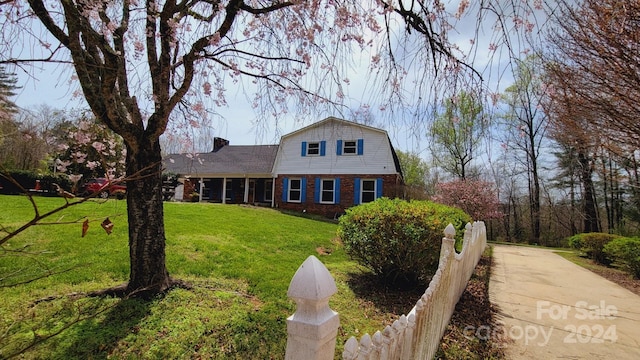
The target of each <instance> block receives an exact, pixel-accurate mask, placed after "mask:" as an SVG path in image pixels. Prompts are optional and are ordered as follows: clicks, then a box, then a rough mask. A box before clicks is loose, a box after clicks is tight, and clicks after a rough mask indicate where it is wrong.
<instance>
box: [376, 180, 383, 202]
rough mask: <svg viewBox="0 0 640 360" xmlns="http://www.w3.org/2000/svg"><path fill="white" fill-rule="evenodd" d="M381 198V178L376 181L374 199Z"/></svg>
mask: <svg viewBox="0 0 640 360" xmlns="http://www.w3.org/2000/svg"><path fill="white" fill-rule="evenodd" d="M381 197H382V178H377V179H376V199H377V198H381Z"/></svg>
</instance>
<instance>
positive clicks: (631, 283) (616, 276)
mask: <svg viewBox="0 0 640 360" xmlns="http://www.w3.org/2000/svg"><path fill="white" fill-rule="evenodd" d="M585 261H588V262H589V263H590V264H589V265H590V266H588V267H586V268H587V269H588V270H590V271H592V272H594V273H596V274H598V275H600V276H602V277H603V278H605V279H607V280H609V281H611V282H614V283H616V284H618V285H620V286H622V287H623V288H625V289H627V290H629V291H631V292H632V293H634V294H636V295H639V296H640V279H634V278H633V277H632V276H631V275H629V273H627V272H624V271H622V270H619V269H616V268H612V267H606V266H602V265H599V264H596V263H595V262H594V261H593V260H585Z"/></svg>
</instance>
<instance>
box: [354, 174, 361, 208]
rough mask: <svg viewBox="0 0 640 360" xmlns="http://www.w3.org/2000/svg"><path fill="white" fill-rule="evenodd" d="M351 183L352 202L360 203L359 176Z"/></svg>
mask: <svg viewBox="0 0 640 360" xmlns="http://www.w3.org/2000/svg"><path fill="white" fill-rule="evenodd" d="M353 181H354V183H353V203H354V204H356V205H358V204H360V178H355V179H354V180H353Z"/></svg>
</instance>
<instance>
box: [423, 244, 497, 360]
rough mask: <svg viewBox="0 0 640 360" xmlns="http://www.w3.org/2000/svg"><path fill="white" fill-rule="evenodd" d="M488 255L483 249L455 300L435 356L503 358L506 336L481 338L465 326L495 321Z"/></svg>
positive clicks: (490, 323)
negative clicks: (463, 287)
mask: <svg viewBox="0 0 640 360" xmlns="http://www.w3.org/2000/svg"><path fill="white" fill-rule="evenodd" d="M491 260H492V259H491V255H488V254H487V253H485V254H484V255H483V256H482V258H481V259H480V262H479V263H478V265H477V266H476V269H475V271H474V273H473V275H472V276H471V279H470V280H469V283H467V287H466V289H465V291H464V293H462V297H460V301H458V304H456V309H455V312H454V313H453V316H452V317H451V321H450V322H449V325H448V326H447V329H446V330H445V333H444V336H443V337H442V341H441V342H440V348H439V349H438V352H437V353H436V359H504V358H505V354H504V347H505V344H504V343H503V341H506V338H492V337H489V338H487V339H484V340H481V339H479V338H478V337H476V336H469V334H468V329H469V328H472V329H478V328H481V327H483V326H484V327H486V326H491V325H495V324H496V314H497V309H496V307H495V306H494V305H492V304H491V302H490V301H489V276H490V274H491Z"/></svg>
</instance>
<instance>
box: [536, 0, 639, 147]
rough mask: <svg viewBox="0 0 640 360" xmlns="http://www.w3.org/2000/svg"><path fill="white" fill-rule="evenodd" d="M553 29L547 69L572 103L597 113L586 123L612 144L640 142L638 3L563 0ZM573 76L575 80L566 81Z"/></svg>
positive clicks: (637, 145)
mask: <svg viewBox="0 0 640 360" xmlns="http://www.w3.org/2000/svg"><path fill="white" fill-rule="evenodd" d="M560 4H561V5H562V7H561V9H560V11H558V14H557V16H556V17H554V18H553V19H554V22H555V25H556V26H555V27H554V30H553V31H552V32H551V34H550V43H551V44H552V47H551V48H550V50H549V52H548V56H549V60H548V61H549V63H550V64H551V65H550V66H549V67H548V72H549V73H550V74H552V76H553V78H554V79H556V80H558V81H556V82H553V83H552V84H553V86H554V87H556V88H558V90H559V89H560V88H561V89H562V92H563V93H570V94H571V99H572V100H573V101H572V103H571V104H567V106H574V107H580V108H581V109H582V110H581V111H583V112H589V113H591V114H593V116H590V117H589V118H587V119H586V120H587V121H586V123H585V126H587V129H589V130H591V131H597V132H598V133H599V134H600V136H606V137H608V138H610V139H611V140H612V142H613V143H624V144H628V145H630V146H632V147H634V148H636V149H637V148H638V147H640V123H639V122H638V120H637V119H638V114H639V113H640V94H639V93H638V89H639V88H640V71H638V69H640V51H639V50H640V47H639V45H638V44H640V33H639V32H638V27H639V26H640V2H638V1H635V0H634V1H624V0H604V1H597V0H582V1H578V2H575V3H574V2H569V1H561V2H560ZM563 79H571V81H562V80H563Z"/></svg>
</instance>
